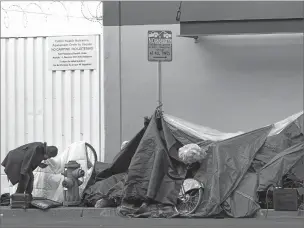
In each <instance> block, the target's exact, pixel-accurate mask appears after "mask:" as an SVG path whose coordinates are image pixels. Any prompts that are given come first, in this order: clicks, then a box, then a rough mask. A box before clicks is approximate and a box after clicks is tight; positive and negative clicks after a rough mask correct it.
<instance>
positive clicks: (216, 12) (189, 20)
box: [179, 1, 304, 38]
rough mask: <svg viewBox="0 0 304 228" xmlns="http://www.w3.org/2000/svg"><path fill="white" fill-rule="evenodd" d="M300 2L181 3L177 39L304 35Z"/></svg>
mask: <svg viewBox="0 0 304 228" xmlns="http://www.w3.org/2000/svg"><path fill="white" fill-rule="evenodd" d="M303 9H304V2H302V1H280V2H278V1H241V2H239V1H228V2H222V1H220V2H218V1H204V2H192V1H189V2H188V1H184V2H181V3H180V7H179V11H180V17H179V19H180V20H179V21H180V36H183V37H194V38H195V37H198V36H204V35H235V34H273V33H303V32H304V13H303Z"/></svg>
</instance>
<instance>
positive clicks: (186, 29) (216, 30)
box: [180, 18, 304, 38]
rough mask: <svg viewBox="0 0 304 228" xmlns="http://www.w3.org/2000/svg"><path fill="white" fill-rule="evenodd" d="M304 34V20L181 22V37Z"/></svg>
mask: <svg viewBox="0 0 304 228" xmlns="http://www.w3.org/2000/svg"><path fill="white" fill-rule="evenodd" d="M273 33H304V20H303V18H290V19H262V20H223V21H187V22H180V36H182V37H191V38H197V37H199V36H204V35H236V34H273Z"/></svg>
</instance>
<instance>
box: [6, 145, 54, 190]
mask: <svg viewBox="0 0 304 228" xmlns="http://www.w3.org/2000/svg"><path fill="white" fill-rule="evenodd" d="M57 153H58V149H57V147H55V146H47V145H46V143H41V142H33V143H29V144H26V145H23V146H20V147H18V148H16V149H14V150H11V151H10V152H9V153H8V154H7V156H6V157H5V159H4V160H3V162H2V164H1V165H2V166H3V167H4V168H5V169H4V172H5V173H6V175H7V178H8V180H9V181H10V182H11V183H12V184H13V185H15V184H17V183H18V187H17V191H16V193H21V194H23V193H26V194H29V195H31V194H32V192H33V187H34V175H33V171H34V170H35V169H36V168H37V167H38V166H39V167H40V168H46V167H47V164H44V163H41V162H42V161H44V160H47V159H49V158H53V157H56V156H57Z"/></svg>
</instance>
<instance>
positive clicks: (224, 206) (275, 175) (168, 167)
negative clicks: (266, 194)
mask: <svg viewBox="0 0 304 228" xmlns="http://www.w3.org/2000/svg"><path fill="white" fill-rule="evenodd" d="M302 120H303V112H300V113H297V114H295V115H293V116H291V117H288V118H286V119H285V120H283V121H280V122H277V123H275V124H273V125H269V126H265V127H262V128H260V129H257V130H253V131H250V132H247V133H242V132H237V133H221V132H219V131H216V130H213V129H210V128H206V127H202V126H198V125H195V124H192V123H189V122H187V121H184V120H181V119H179V118H175V117H172V116H169V115H162V116H160V117H159V116H158V114H157V112H156V113H154V115H153V116H152V118H151V121H150V123H149V126H148V127H147V128H143V129H142V130H141V131H140V132H139V133H138V134H137V135H136V136H135V137H134V138H133V139H132V140H130V142H129V143H128V145H127V146H126V147H125V148H124V149H123V150H122V151H121V152H120V153H119V154H118V155H117V156H116V157H115V159H114V161H113V163H112V164H110V166H109V168H108V169H105V170H103V171H102V172H100V173H99V174H98V175H97V177H98V178H99V180H101V181H98V182H96V183H95V184H94V185H92V186H90V187H89V188H88V190H87V192H85V193H89V194H84V200H88V199H89V198H91V199H92V198H94V191H98V189H100V186H101V185H103V184H105V183H107V180H110V178H111V177H112V176H113V175H117V174H121V173H124V175H121V176H124V177H125V178H120V179H116V181H114V182H115V183H113V184H114V185H116V186H118V188H117V189H116V190H117V191H116V192H119V193H120V194H121V198H122V204H121V206H120V207H119V208H118V210H119V211H120V212H121V213H122V214H124V215H127V216H134V217H170V216H173V215H175V214H176V213H175V211H174V210H173V207H172V205H174V203H175V202H176V200H177V193H178V191H179V188H180V186H181V181H176V180H172V179H171V178H169V176H172V175H173V176H174V175H175V176H179V177H183V176H184V175H185V165H184V164H183V163H182V162H181V161H180V160H179V159H178V157H177V150H178V149H179V148H180V147H181V146H183V145H185V144H189V143H197V144H198V145H200V146H201V147H205V148H208V150H207V153H208V156H207V158H206V159H205V160H204V161H203V162H202V163H201V166H200V168H199V170H198V171H197V173H196V175H195V178H196V179H197V180H199V181H200V182H202V183H204V186H205V191H204V197H203V198H204V200H203V202H202V204H201V205H200V206H199V208H198V209H197V211H196V212H195V214H193V215H191V216H192V217H211V216H215V215H218V214H220V213H224V214H225V215H227V216H231V217H251V216H253V215H254V214H255V212H256V211H257V210H258V209H259V208H260V207H259V204H258V201H257V191H258V190H261V189H265V187H263V186H264V185H267V184H268V183H273V182H278V179H279V178H280V177H281V176H282V175H285V174H286V173H288V172H290V171H292V170H303V167H304V165H303V163H301V162H299V161H300V160H301V159H303V157H304V154H303V152H302V151H303V149H302V148H303V143H304V136H303V123H302V122H301V121H302ZM270 171H271V173H270ZM168 172H172V173H171V174H170V175H168ZM299 173H300V172H299ZM260 178H261V179H262V182H261V183H264V185H261V183H260V180H259V179H260ZM112 179H113V178H112ZM112 181H113V180H112ZM117 183H120V184H118V185H117ZM259 183H260V184H259ZM276 184H278V183H276ZM119 186H120V189H119ZM111 189H112V190H113V188H111ZM109 190H110V188H109ZM95 193H96V192H95ZM112 193H113V191H112V192H111V194H112ZM96 194H97V193H96ZM111 194H108V193H107V191H106V190H104V193H103V197H109V196H110V195H111ZM116 196H117V195H116ZM99 197H100V195H99ZM95 202H96V198H95ZM143 202H148V203H150V204H151V205H152V206H151V207H149V208H144V209H143V208H142V207H140V205H141V203H143ZM135 204H136V205H135ZM155 205H156V206H155ZM159 205H162V207H161V206H159ZM165 206H167V207H165ZM168 206H169V207H168ZM174 213H175V214H174Z"/></svg>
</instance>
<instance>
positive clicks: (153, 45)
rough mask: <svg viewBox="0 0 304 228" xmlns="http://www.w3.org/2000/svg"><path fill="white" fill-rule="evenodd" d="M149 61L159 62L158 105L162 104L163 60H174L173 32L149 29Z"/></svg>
mask: <svg viewBox="0 0 304 228" xmlns="http://www.w3.org/2000/svg"><path fill="white" fill-rule="evenodd" d="M148 61H149V62H157V96H158V106H160V105H161V104H162V69H161V66H162V62H171V61H172V32H171V31H166V30H162V31H160V30H153V31H148Z"/></svg>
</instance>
